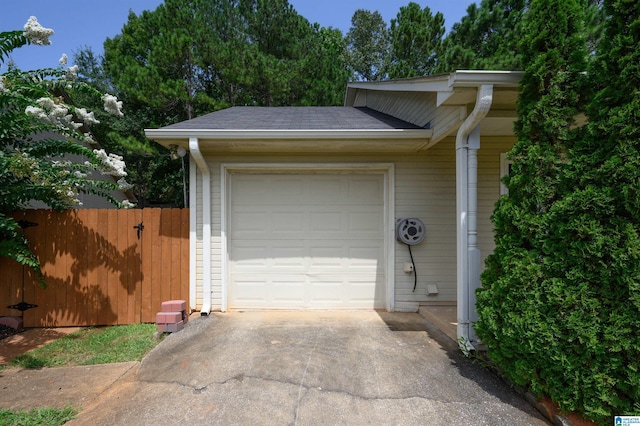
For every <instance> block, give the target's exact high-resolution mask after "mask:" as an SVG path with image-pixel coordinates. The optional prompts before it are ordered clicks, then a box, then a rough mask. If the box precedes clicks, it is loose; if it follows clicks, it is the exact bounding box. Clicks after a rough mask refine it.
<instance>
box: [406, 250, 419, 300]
mask: <svg viewBox="0 0 640 426" xmlns="http://www.w3.org/2000/svg"><path fill="white" fill-rule="evenodd" d="M407 247H409V256H410V257H411V265H413V292H414V293H415V292H416V286H417V285H418V271H416V263H415V262H414V261H413V253H411V245H410V244H407Z"/></svg>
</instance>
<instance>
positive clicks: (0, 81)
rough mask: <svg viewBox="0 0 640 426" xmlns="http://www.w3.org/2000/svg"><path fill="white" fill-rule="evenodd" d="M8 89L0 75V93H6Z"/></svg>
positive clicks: (2, 76)
mask: <svg viewBox="0 0 640 426" xmlns="http://www.w3.org/2000/svg"><path fill="white" fill-rule="evenodd" d="M8 91H9V90H8V89H7V88H6V87H5V86H4V75H0V93H7V92H8Z"/></svg>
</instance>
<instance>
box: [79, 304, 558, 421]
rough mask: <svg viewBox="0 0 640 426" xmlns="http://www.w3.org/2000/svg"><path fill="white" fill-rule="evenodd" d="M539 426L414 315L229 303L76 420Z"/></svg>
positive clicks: (526, 408) (533, 414) (522, 405)
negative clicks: (234, 307)
mask: <svg viewBox="0 0 640 426" xmlns="http://www.w3.org/2000/svg"><path fill="white" fill-rule="evenodd" d="M180 422H189V423H194V422H199V423H200V424H225V425H228V424H236V425H237V424H242V425H244V424H252V425H256V424H268V425H290V424H301V425H326V424H344V425H347V424H348V425H358V424H394V425H397V424H405V425H414V424H415V425H425V424H429V425H471V424H473V425H479V424H486V425H516V424H517V425H529V424H531V425H542V424H547V423H546V422H545V421H544V420H543V419H542V418H541V417H540V415H539V414H538V413H537V411H535V410H534V409H533V408H531V406H530V405H529V404H527V403H526V402H525V401H524V400H523V399H521V398H520V397H519V396H517V395H516V394H515V393H514V392H513V391H512V390H510V389H509V388H508V387H507V386H506V385H505V384H504V383H503V382H502V381H500V380H499V379H498V378H496V377H495V376H494V375H492V374H491V373H490V372H488V371H487V370H485V369H483V368H482V367H481V366H479V365H476V364H473V363H472V361H470V360H468V359H466V358H464V357H463V356H462V354H461V353H460V352H459V351H458V349H457V345H456V344H455V342H452V341H451V340H450V339H448V338H447V337H446V336H444V335H443V334H442V333H441V332H440V331H439V330H437V329H435V328H434V327H433V326H431V325H430V324H429V323H428V322H426V321H425V320H424V318H422V317H421V316H420V315H418V314H400V313H386V312H373V311H369V312H361V311H359V312H335V311H334V312H231V313H225V314H212V315H211V316H209V317H201V318H196V319H195V320H193V321H190V322H189V324H188V325H187V326H186V327H185V329H184V330H183V331H181V332H179V333H175V334H173V335H170V336H169V337H168V338H166V339H165V341H163V342H162V343H161V344H160V345H158V347H156V348H155V349H154V350H153V351H152V352H151V353H150V354H149V355H148V356H147V357H146V358H145V359H144V361H143V362H142V364H141V365H140V368H139V369H138V371H137V373H136V375H135V377H134V378H133V380H131V381H129V382H127V383H125V384H121V385H120V386H118V387H117V388H116V389H113V390H112V391H111V392H107V393H105V394H103V396H102V397H100V398H99V399H97V400H96V401H94V403H92V404H90V405H89V406H87V407H85V409H84V410H83V411H82V412H81V413H80V415H79V416H78V418H77V419H76V420H74V421H72V422H70V423H68V424H70V425H74V424H76V425H80V424H112V425H131V424H135V425H156V424H178V423H180Z"/></svg>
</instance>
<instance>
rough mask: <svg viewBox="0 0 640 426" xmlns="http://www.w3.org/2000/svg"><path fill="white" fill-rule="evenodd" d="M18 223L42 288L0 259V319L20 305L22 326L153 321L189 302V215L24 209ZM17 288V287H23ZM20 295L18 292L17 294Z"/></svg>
mask: <svg viewBox="0 0 640 426" xmlns="http://www.w3.org/2000/svg"><path fill="white" fill-rule="evenodd" d="M14 217H15V218H16V219H18V220H21V219H24V220H27V221H29V222H34V223H37V224H38V225H37V226H31V227H27V228H25V229H24V234H25V236H26V237H27V239H28V240H29V244H30V247H31V248H32V249H33V251H34V252H35V253H36V254H37V255H38V258H39V259H40V264H41V265H42V271H43V273H44V276H45V281H46V283H47V287H46V288H45V289H43V288H41V287H40V286H39V284H38V283H37V281H36V279H35V277H34V274H33V273H31V272H30V271H29V269H28V268H25V269H24V270H23V268H22V266H21V265H20V264H18V263H17V262H15V261H14V260H12V259H9V258H6V257H0V303H2V305H1V306H0V316H5V315H20V311H19V310H15V309H8V308H7V306H9V305H15V304H18V303H20V302H22V301H24V302H26V303H31V304H35V305H38V307H37V308H33V309H28V310H26V311H24V325H25V327H54V326H55V327H61V326H87V325H112V324H133V323H139V322H155V314H156V312H158V311H160V307H161V303H162V302H163V301H165V300H172V299H183V300H187V301H188V300H189V210H188V209H132V210H115V209H110V210H97V209H87V210H70V211H64V212H55V211H52V210H28V211H26V212H20V213H16V214H15V215H14ZM23 283H24V284H23ZM23 289H24V291H23Z"/></svg>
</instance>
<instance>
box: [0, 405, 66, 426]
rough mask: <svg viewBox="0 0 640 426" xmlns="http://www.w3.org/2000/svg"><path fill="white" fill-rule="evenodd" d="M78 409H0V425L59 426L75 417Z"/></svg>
mask: <svg viewBox="0 0 640 426" xmlns="http://www.w3.org/2000/svg"><path fill="white" fill-rule="evenodd" d="M76 414H77V411H76V410H75V409H73V408H71V407H67V408H62V409H60V408H34V409H33V410H30V411H10V410H2V409H0V426H58V425H62V424H65V423H66V422H68V421H69V420H71V419H73V418H74V417H75V415H76Z"/></svg>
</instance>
